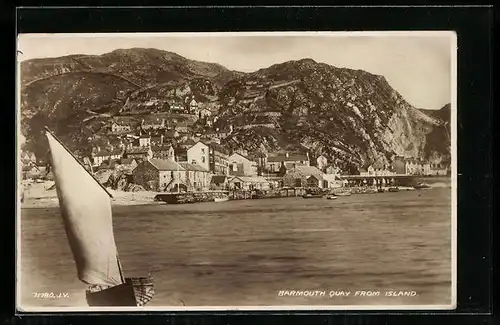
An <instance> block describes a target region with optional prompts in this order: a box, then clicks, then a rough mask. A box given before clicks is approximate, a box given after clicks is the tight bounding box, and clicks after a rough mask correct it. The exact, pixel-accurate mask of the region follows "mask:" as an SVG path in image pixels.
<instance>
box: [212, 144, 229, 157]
mask: <svg viewBox="0 0 500 325" xmlns="http://www.w3.org/2000/svg"><path fill="white" fill-rule="evenodd" d="M210 147H212V148H213V149H214V151H218V152H220V153H223V154H225V155H227V154H228V153H229V152H228V150H227V149H226V148H224V147H223V146H221V145H219V144H217V143H213V142H212V143H211V144H210Z"/></svg>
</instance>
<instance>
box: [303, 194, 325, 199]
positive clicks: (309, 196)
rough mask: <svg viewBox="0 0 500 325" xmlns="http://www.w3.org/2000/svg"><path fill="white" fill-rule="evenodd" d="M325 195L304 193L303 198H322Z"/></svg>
mask: <svg viewBox="0 0 500 325" xmlns="http://www.w3.org/2000/svg"><path fill="white" fill-rule="evenodd" d="M322 197H323V195H307V194H306V195H303V196H302V198H304V199H321V198H322Z"/></svg>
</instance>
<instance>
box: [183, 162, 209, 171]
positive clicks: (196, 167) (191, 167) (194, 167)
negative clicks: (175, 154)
mask: <svg viewBox="0 0 500 325" xmlns="http://www.w3.org/2000/svg"><path fill="white" fill-rule="evenodd" d="M179 165H181V166H182V167H183V168H184V169H185V170H191V171H198V172H207V173H208V170H206V169H205V168H203V167H201V166H200V165H196V164H190V163H188V162H179Z"/></svg>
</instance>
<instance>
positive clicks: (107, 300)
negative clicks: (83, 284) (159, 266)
mask: <svg viewBox="0 0 500 325" xmlns="http://www.w3.org/2000/svg"><path fill="white" fill-rule="evenodd" d="M153 296H154V286H153V281H152V279H151V277H148V278H126V279H125V283H123V284H120V285H117V286H114V287H111V288H108V289H104V290H101V291H96V292H91V291H89V290H87V292H86V298H87V303H88V305H89V306H91V307H92V306H94V307H99V306H101V307H104V306H106V307H110V306H114V307H130V306H131V307H142V306H144V305H146V304H147V303H148V302H149V301H150V300H151V299H152V298H153Z"/></svg>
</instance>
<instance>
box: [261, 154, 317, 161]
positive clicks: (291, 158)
mask: <svg viewBox="0 0 500 325" xmlns="http://www.w3.org/2000/svg"><path fill="white" fill-rule="evenodd" d="M307 160H308V158H307V156H305V155H289V156H288V157H287V156H286V155H278V156H271V157H268V158H267V161H268V162H282V161H307Z"/></svg>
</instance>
